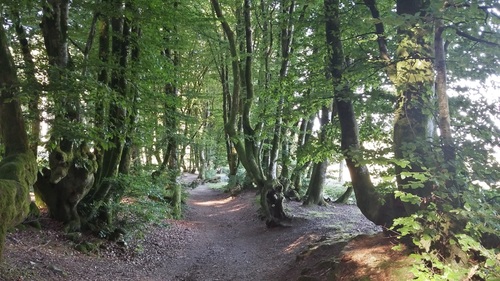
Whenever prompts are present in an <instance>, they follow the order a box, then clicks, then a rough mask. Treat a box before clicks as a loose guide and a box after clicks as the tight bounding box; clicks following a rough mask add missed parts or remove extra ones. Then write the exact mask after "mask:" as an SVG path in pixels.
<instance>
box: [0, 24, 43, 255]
mask: <svg viewBox="0 0 500 281" xmlns="http://www.w3.org/2000/svg"><path fill="white" fill-rule="evenodd" d="M0 22H4V19H3V18H2V17H0ZM0 65H1V66H2V67H0V130H1V135H0V139H1V140H2V144H3V146H4V149H5V153H4V155H3V156H4V157H3V158H2V160H1V161H0V221H1V223H0V262H1V261H2V257H3V256H2V254H3V246H4V244H5V236H6V235H7V229H8V228H10V227H12V226H14V225H16V224H18V223H20V222H21V221H22V220H24V219H25V218H26V216H27V215H28V212H29V204H30V197H29V191H30V188H31V187H32V186H33V184H34V182H35V180H36V172H37V170H38V168H37V164H36V159H35V157H34V155H33V153H32V151H31V150H30V147H29V144H28V135H27V133H26V130H25V124H24V118H23V115H22V111H21V105H20V103H19V100H18V94H19V82H18V77H17V72H16V67H15V64H14V60H13V58H12V54H11V53H10V49H9V45H8V41H7V36H6V33H5V29H4V27H3V25H2V24H0Z"/></svg>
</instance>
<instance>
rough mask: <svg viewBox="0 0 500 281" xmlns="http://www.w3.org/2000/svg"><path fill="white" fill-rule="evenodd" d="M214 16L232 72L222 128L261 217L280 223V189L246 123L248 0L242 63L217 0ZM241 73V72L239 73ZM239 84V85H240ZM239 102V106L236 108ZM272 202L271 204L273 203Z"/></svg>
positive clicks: (250, 98) (249, 68)
mask: <svg viewBox="0 0 500 281" xmlns="http://www.w3.org/2000/svg"><path fill="white" fill-rule="evenodd" d="M211 3H212V7H213V8H214V11H215V14H216V16H217V18H218V19H219V20H220V23H221V25H222V29H223V30H224V33H225V35H226V37H227V40H228V43H229V50H230V54H231V62H232V63H231V68H232V74H233V77H232V78H233V91H232V95H231V103H230V112H229V114H228V120H227V123H226V124H225V130H226V132H227V134H228V135H229V137H230V139H231V141H232V143H233V145H234V148H235V150H236V152H237V153H238V157H239V159H240V161H241V163H242V165H243V166H244V167H245V170H246V171H247V173H248V174H249V175H251V177H252V179H253V181H254V183H255V184H256V185H257V187H258V188H259V191H260V192H259V193H260V196H261V198H260V204H261V211H262V213H263V217H264V218H265V219H266V223H267V225H268V226H275V225H280V221H281V220H282V219H283V218H282V217H284V211H283V205H282V196H281V190H277V189H276V187H275V186H274V183H273V182H272V181H270V180H268V179H267V177H266V175H265V173H264V171H263V169H262V165H261V163H260V157H259V150H258V147H257V144H256V132H255V130H254V128H253V127H252V126H251V124H250V112H251V108H252V103H253V100H254V91H253V81H252V57H253V55H252V53H253V42H252V29H251V26H250V12H251V6H250V1H249V0H245V1H244V5H243V20H242V21H239V23H240V24H241V23H243V29H244V34H245V35H244V51H245V61H244V63H243V62H242V61H241V60H240V58H239V51H238V48H237V43H236V42H237V39H236V36H235V34H234V32H233V31H232V29H231V27H230V26H229V24H228V22H227V21H226V20H225V19H224V15H223V13H222V9H221V7H220V4H219V2H218V1H217V0H211ZM242 74H244V75H243V76H242ZM242 85H243V87H242ZM240 89H244V90H245V96H244V99H242V98H241V97H240V94H241V93H240ZM240 104H241V105H242V107H241V108H240ZM240 114H241V122H242V123H241V124H242V130H243V134H244V137H243V139H241V137H240V134H239V130H238V126H237V122H238V119H239V118H238V117H239V116H240ZM273 202H275V203H273Z"/></svg>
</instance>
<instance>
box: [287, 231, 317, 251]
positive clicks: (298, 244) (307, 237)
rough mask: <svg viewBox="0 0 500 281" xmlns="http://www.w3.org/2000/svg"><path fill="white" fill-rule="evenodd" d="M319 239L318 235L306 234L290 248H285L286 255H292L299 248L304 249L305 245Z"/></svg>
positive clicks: (289, 246)
mask: <svg viewBox="0 0 500 281" xmlns="http://www.w3.org/2000/svg"><path fill="white" fill-rule="evenodd" d="M316 239H318V235H316V234H306V235H302V236H300V237H299V238H297V240H295V241H294V242H293V243H291V244H290V245H288V247H286V248H285V253H291V252H293V251H295V250H296V249H298V248H302V247H303V246H304V245H307V244H309V243H310V242H311V241H313V240H316Z"/></svg>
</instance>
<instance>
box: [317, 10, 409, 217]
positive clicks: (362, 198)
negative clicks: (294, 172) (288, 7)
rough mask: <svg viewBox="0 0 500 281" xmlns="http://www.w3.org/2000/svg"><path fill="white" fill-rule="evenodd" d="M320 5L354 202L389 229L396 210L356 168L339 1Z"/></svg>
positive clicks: (356, 140) (356, 146)
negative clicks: (324, 14)
mask: <svg viewBox="0 0 500 281" xmlns="http://www.w3.org/2000/svg"><path fill="white" fill-rule="evenodd" d="M324 4H325V11H326V15H329V16H327V18H326V41H327V44H328V46H330V47H331V53H330V55H329V68H328V69H329V72H330V73H331V77H332V79H333V89H335V98H334V100H335V105H336V107H337V110H338V117H339V123H340V131H341V149H342V153H343V154H344V157H345V158H346V166H347V168H348V169H349V173H350V176H351V181H352V186H353V189H354V194H355V196H356V202H357V205H358V207H359V208H360V210H361V212H362V213H363V215H364V216H365V217H366V218H368V219H369V220H371V221H372V222H374V223H375V224H378V225H386V226H390V225H392V221H393V219H394V218H395V216H397V215H398V213H399V211H400V208H398V204H397V202H396V203H395V202H394V200H393V198H392V197H389V198H385V199H386V200H385V204H384V205H382V203H381V202H382V200H381V199H382V196H381V195H380V194H379V193H378V192H377V191H376V190H375V186H374V185H373V183H372V181H371V178H370V173H369V171H368V168H367V167H366V165H363V164H360V163H359V159H357V158H356V155H358V154H359V150H360V148H361V147H360V144H359V135H358V134H359V133H358V124H357V122H356V116H355V113H354V108H353V106H352V102H351V99H352V95H353V93H352V92H351V91H350V89H349V87H348V84H347V83H346V82H345V81H344V80H343V75H342V73H343V71H344V65H343V63H344V61H345V59H344V52H343V47H342V40H341V27H340V10H339V0H325V1H324Z"/></svg>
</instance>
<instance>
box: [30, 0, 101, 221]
mask: <svg viewBox="0 0 500 281" xmlns="http://www.w3.org/2000/svg"><path fill="white" fill-rule="evenodd" d="M68 12H69V1H65V0H49V1H47V3H46V5H44V7H43V16H42V23H41V29H42V33H43V39H44V44H45V49H46V52H47V56H48V61H49V65H50V68H49V72H48V78H49V89H50V92H51V93H52V96H53V97H54V103H55V104H56V107H57V108H58V109H59V110H58V111H56V114H55V119H56V122H55V123H54V124H53V127H52V129H53V130H52V135H51V140H50V141H51V142H52V143H53V144H55V149H53V150H52V151H51V152H50V153H49V168H50V169H47V168H44V169H42V173H39V174H38V179H37V182H36V184H35V186H34V191H35V196H36V197H37V198H38V199H41V200H42V201H44V202H45V203H46V204H47V207H48V209H49V213H50V215H51V216H52V217H54V218H56V219H58V220H61V221H63V222H64V223H65V224H66V230H67V231H75V230H79V229H80V217H79V215H78V213H77V206H78V204H79V202H80V200H81V199H82V198H83V197H84V196H85V195H86V194H87V193H88V192H89V190H90V188H91V187H92V185H93V183H94V173H95V171H96V166H97V164H96V162H95V157H94V155H93V154H92V153H90V151H89V149H88V147H87V145H86V144H85V142H81V140H80V139H75V137H73V136H72V135H71V133H69V134H68V133H66V130H67V127H65V126H67V125H68V124H72V123H76V124H77V123H80V122H81V120H80V119H81V118H80V94H79V93H78V92H71V91H67V90H66V85H67V83H70V82H69V81H67V79H68V77H70V76H69V75H67V73H66V72H69V71H71V69H70V66H71V63H70V55H69V51H68V34H67V29H68ZM78 142H81V143H80V144H78ZM82 163H85V164H84V165H81V164H82Z"/></svg>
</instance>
